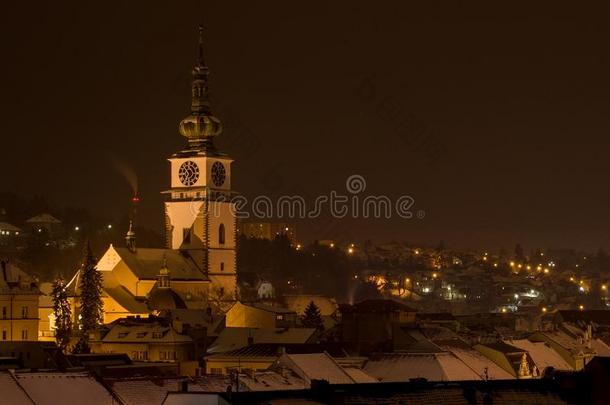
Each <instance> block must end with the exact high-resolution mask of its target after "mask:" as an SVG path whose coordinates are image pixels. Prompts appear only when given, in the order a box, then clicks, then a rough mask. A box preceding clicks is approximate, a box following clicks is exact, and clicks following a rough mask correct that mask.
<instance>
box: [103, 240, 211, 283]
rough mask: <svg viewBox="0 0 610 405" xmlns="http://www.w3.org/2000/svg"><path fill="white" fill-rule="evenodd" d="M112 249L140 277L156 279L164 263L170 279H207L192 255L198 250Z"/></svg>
mask: <svg viewBox="0 0 610 405" xmlns="http://www.w3.org/2000/svg"><path fill="white" fill-rule="evenodd" d="M112 249H114V250H115V251H116V252H117V254H118V255H119V256H120V258H121V259H122V260H123V262H125V264H126V265H127V267H129V269H130V270H131V271H132V272H133V273H134V274H135V275H136V276H137V277H138V278H140V279H146V280H156V279H157V277H158V276H159V270H161V267H163V266H164V265H165V266H167V268H168V269H169V273H170V277H171V279H172V280H196V281H199V280H202V281H205V280H207V277H206V276H205V274H204V273H203V271H202V270H201V269H200V268H199V266H198V265H197V263H198V262H199V261H198V260H197V258H196V257H194V256H196V255H197V254H198V252H195V251H192V252H188V253H185V252H183V251H180V250H174V249H149V248H139V249H138V250H136V252H135V253H133V252H132V251H130V250H129V249H127V248H126V247H125V248H123V247H112ZM109 250H110V249H109ZM100 261H101V260H100Z"/></svg>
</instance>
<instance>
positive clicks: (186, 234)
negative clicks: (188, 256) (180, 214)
mask: <svg viewBox="0 0 610 405" xmlns="http://www.w3.org/2000/svg"><path fill="white" fill-rule="evenodd" d="M182 242H183V243H191V228H183V229H182Z"/></svg>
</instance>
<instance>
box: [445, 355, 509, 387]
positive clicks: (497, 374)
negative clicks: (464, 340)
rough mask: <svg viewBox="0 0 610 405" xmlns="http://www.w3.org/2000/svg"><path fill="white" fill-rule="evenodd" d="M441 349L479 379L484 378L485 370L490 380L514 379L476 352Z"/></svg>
mask: <svg viewBox="0 0 610 405" xmlns="http://www.w3.org/2000/svg"><path fill="white" fill-rule="evenodd" d="M443 348H444V349H446V350H448V351H450V352H451V353H453V355H454V356H455V357H457V358H458V359H460V360H461V361H462V362H463V363H464V364H466V365H467V366H468V367H470V369H472V370H473V371H474V372H475V373H477V374H478V375H479V376H480V377H481V378H484V376H485V369H487V376H488V378H489V379H490V380H512V379H514V378H515V377H513V376H512V375H511V374H509V373H507V372H506V371H505V370H504V369H502V368H500V367H499V366H498V365H497V364H496V363H494V362H493V361H491V360H489V359H488V358H487V357H485V356H483V355H482V354H481V353H479V352H477V351H476V350H472V349H465V348H461V347H443Z"/></svg>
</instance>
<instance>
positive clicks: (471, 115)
mask: <svg viewBox="0 0 610 405" xmlns="http://www.w3.org/2000/svg"><path fill="white" fill-rule="evenodd" d="M384 3H386V2H370V1H367V2H357V1H341V2H313V1H309V2H299V3H297V2H228V1H214V2H211V1H206V2H194V1H190V2H189V1H180V2H144V1H124V2H97V5H95V4H93V2H73V3H69V2H43V1H40V2H37V4H35V3H32V2H11V3H6V4H3V13H2V14H3V16H2V24H1V25H0V41H1V49H2V63H1V64H0V77H1V78H2V91H1V93H0V97H2V109H1V111H2V113H1V114H2V119H1V120H0V133H1V136H2V156H1V159H0V179H1V183H0V184H1V185H2V187H1V189H2V190H3V191H12V192H16V193H19V194H22V195H26V196H29V195H34V194H42V195H44V196H46V197H47V198H48V199H49V200H51V201H53V202H55V203H57V204H61V205H66V204H67V205H73V206H81V207H87V208H89V209H91V210H94V211H96V212H98V213H99V214H100V215H105V216H108V217H110V218H115V219H119V218H121V217H123V216H124V215H125V214H126V213H127V211H128V207H129V199H130V197H131V194H132V192H131V188H130V186H129V183H128V182H127V181H126V179H125V177H124V176H123V175H122V174H121V171H120V170H117V167H123V169H122V170H123V171H125V167H130V168H132V169H133V171H135V173H137V176H138V179H139V188H140V194H141V197H142V199H143V201H142V206H141V209H140V218H139V220H140V222H141V223H145V224H146V225H147V226H149V227H151V228H154V229H158V230H159V231H160V229H161V223H162V212H163V211H162V210H163V209H162V201H163V200H162V197H161V195H160V193H159V192H160V191H161V190H164V189H166V188H167V187H168V184H169V163H168V162H167V161H166V160H165V159H166V158H167V157H168V156H170V155H171V154H172V153H173V152H175V151H177V150H179V149H180V148H181V147H182V146H183V145H184V141H183V139H182V137H181V136H180V135H179V134H178V130H177V125H178V122H179V121H180V120H181V119H182V118H183V117H184V116H186V115H187V114H188V108H189V101H190V70H191V67H192V65H193V63H194V61H195V56H196V46H197V33H196V32H197V25H198V24H199V23H203V24H204V25H205V36H206V38H205V57H206V62H207V64H208V66H209V67H210V70H211V77H210V79H211V83H210V89H211V92H212V97H213V99H214V104H213V111H214V113H215V115H217V116H218V117H219V118H220V119H221V120H222V121H223V122H224V124H225V133H224V134H223V135H221V136H220V137H219V138H218V142H217V144H218V146H219V147H220V148H221V149H223V150H224V151H225V152H227V153H228V154H229V155H231V156H233V157H234V158H235V159H236V163H235V164H234V166H233V168H234V172H233V186H234V188H235V189H236V190H238V191H240V192H242V193H243V194H244V195H246V196H248V197H254V196H256V195H259V194H268V195H271V196H276V195H278V194H282V193H291V194H292V193H303V194H306V195H308V196H315V195H318V194H327V193H328V192H329V191H330V190H333V189H334V190H337V191H340V192H344V191H345V180H346V178H347V177H348V176H350V175H352V174H360V175H362V176H364V177H365V178H366V180H367V190H366V192H367V193H371V194H387V195H388V196H390V197H393V198H395V197H397V196H399V195H401V194H407V195H410V196H412V197H413V198H414V199H415V201H416V204H415V207H414V208H415V209H416V210H424V211H425V214H426V215H425V217H424V218H423V219H412V220H403V219H397V218H395V219H392V220H368V221H367V220H344V221H341V222H340V223H331V224H330V225H329V224H328V222H327V221H326V223H320V221H324V220H320V221H318V222H307V221H304V222H298V223H297V225H298V227H299V228H298V232H299V236H300V238H301V239H302V240H304V241H309V240H311V239H314V238H318V239H325V238H327V237H332V238H336V239H344V240H347V239H353V240H356V241H362V240H364V239H372V240H373V241H374V242H382V241H390V240H398V241H411V242H416V243H430V244H434V245H436V244H437V243H438V241H439V240H441V239H443V240H444V241H445V243H446V245H447V246H449V247H460V248H463V247H472V248H486V249H497V248H499V247H500V246H504V247H505V248H507V249H512V247H513V246H514V244H515V243H516V242H520V243H521V244H522V245H524V247H525V248H526V250H529V249H534V248H537V247H542V248H546V247H574V248H586V249H597V248H598V247H600V246H604V247H605V248H610V210H609V208H610V204H609V203H610V188H609V187H608V182H607V178H608V172H609V171H610V159H608V150H609V147H610V141H609V140H608V138H609V135H610V122H609V121H608V117H609V116H610V92H609V90H610V74H609V73H610V44H609V42H610V35H609V34H610V32H609V31H610V28H609V27H610V26H609V24H608V22H607V17H608V15H610V14H609V11H610V10H608V9H607V8H605V9H601V8H599V9H598V8H592V7H591V8H585V7H588V6H586V5H583V4H582V3H571V4H572V5H573V7H576V6H577V7H578V8H573V7H568V6H565V7H564V6H561V5H560V4H558V3H557V2H545V3H541V4H537V5H533V4H530V3H529V2H527V3H526V2H523V3H519V4H521V5H519V4H516V3H514V2H510V5H509V4H508V3H506V6H505V7H500V6H499V5H498V4H494V5H493V7H495V8H490V7H492V5H489V4H486V3H485V2H480V3H479V2H477V3H474V2H440V1H435V2H419V3H425V5H424V4H419V5H415V4H402V3H407V2H400V4H399V2H395V3H396V4H389V3H390V2H387V3H388V4H384ZM410 3H411V2H410ZM413 3H414V2H413ZM297 4H300V5H301V6H300V7H299V6H297ZM422 139H423V140H424V141H425V142H427V143H425V145H423V146H422V143H421V142H420V140H422ZM430 145H432V146H430Z"/></svg>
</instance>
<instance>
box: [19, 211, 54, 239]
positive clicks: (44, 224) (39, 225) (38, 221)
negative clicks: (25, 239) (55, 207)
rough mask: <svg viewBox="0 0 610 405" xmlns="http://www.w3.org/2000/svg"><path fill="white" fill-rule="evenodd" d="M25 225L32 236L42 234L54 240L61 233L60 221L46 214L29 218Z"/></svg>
mask: <svg viewBox="0 0 610 405" xmlns="http://www.w3.org/2000/svg"><path fill="white" fill-rule="evenodd" d="M25 223H26V226H27V228H28V230H29V231H30V232H31V233H32V234H34V235H38V234H43V235H46V236H49V237H52V238H54V237H57V236H59V235H60V234H61V233H62V232H63V226H62V223H61V221H60V220H59V219H57V218H55V217H54V216H53V215H51V214H48V213H43V214H39V215H36V216H34V217H31V218H29V219H27V220H26V221H25Z"/></svg>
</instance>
